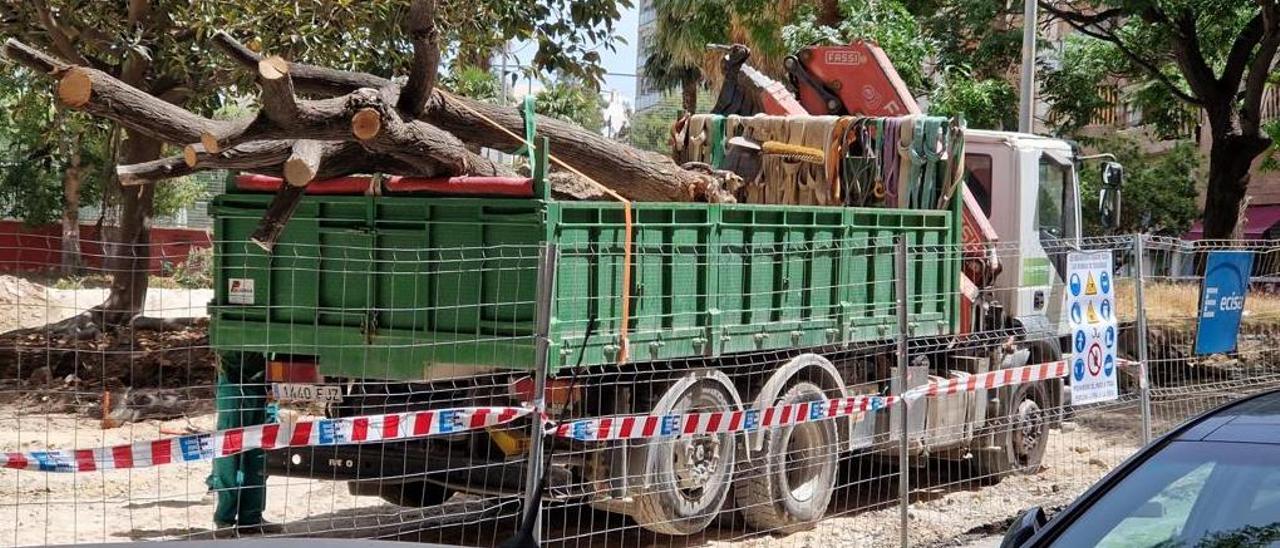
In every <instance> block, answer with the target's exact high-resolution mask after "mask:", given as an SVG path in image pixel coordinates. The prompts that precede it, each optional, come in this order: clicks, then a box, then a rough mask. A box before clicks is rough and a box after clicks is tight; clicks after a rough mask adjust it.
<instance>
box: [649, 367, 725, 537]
mask: <svg viewBox="0 0 1280 548" xmlns="http://www.w3.org/2000/svg"><path fill="white" fill-rule="evenodd" d="M735 399H736V398H735V397H734V395H733V394H729V393H728V392H727V390H726V388H725V387H724V386H722V385H720V384H719V383H717V382H713V381H706V380H703V381H699V382H696V383H693V384H691V385H689V386H688V387H687V388H685V389H684V393H683V394H681V395H680V396H679V399H677V400H676V402H675V404H674V405H673V406H671V409H670V410H669V411H667V413H671V414H682V413H689V412H706V411H731V410H733V408H734V406H733V402H734V401H735ZM736 443H737V441H736V440H735V439H734V434H731V433H721V434H709V435H705V436H693V437H688V438H679V439H674V440H658V441H655V442H651V443H650V445H649V447H648V464H647V466H646V469H647V472H648V477H649V478H650V484H651V485H652V492H649V493H646V494H643V495H640V496H638V497H636V502H635V504H634V506H633V507H632V509H631V517H632V518H633V519H635V520H636V522H637V523H639V524H640V526H641V527H644V528H645V529H648V530H650V531H653V532H655V533H661V534H665V535H682V536H683V535H692V534H696V533H698V532H701V531H702V530H703V529H705V528H706V527H707V525H709V524H710V523H711V521H712V520H714V519H715V518H716V516H717V515H719V513H720V509H721V508H722V507H723V506H724V501H725V498H727V496H728V494H729V486H730V485H731V484H732V481H733V465H734V449H735V448H736Z"/></svg>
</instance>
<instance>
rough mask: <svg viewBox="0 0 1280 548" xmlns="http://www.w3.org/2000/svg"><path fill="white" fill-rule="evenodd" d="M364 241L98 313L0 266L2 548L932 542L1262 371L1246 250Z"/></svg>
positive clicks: (913, 232) (54, 286)
mask: <svg viewBox="0 0 1280 548" xmlns="http://www.w3.org/2000/svg"><path fill="white" fill-rule="evenodd" d="M507 213H509V212H502V211H497V210H495V211H489V212H487V213H486V215H492V216H500V215H505V214H507ZM676 221H678V219H673V220H672V223H673V226H675V223H676ZM903 222H904V223H906V222H907V221H906V220H904V221H903ZM455 229H456V230H457V231H465V230H467V227H465V226H464V225H462V224H459V225H457V226H456V227H455ZM380 230H381V232H379V233H378V234H376V235H372V236H371V235H369V234H368V233H367V232H362V231H360V230H353V229H351V228H350V227H325V226H321V227H320V228H319V229H318V230H317V231H316V233H315V234H307V235H306V236H307V237H308V238H312V239H311V240H309V241H311V242H312V243H309V244H307V243H294V244H290V245H283V246H280V247H277V249H276V250H274V252H273V255H272V256H270V257H269V258H268V257H267V256H266V255H265V254H264V253H263V252H262V251H261V250H258V249H257V248H255V247H253V244H251V243H249V242H246V241H240V240H236V241H229V240H227V241H218V240H215V241H214V242H213V247H214V250H215V254H214V258H213V260H212V261H201V260H197V259H193V260H192V261H191V263H192V264H190V265H175V267H174V268H173V269H172V270H171V271H169V272H167V273H166V274H167V275H165V276H156V277H153V278H152V283H151V284H150V287H149V291H148V295H147V298H146V300H145V304H144V306H143V310H142V311H141V314H142V316H141V318H140V319H136V320H134V321H132V322H126V323H124V324H121V325H117V324H116V323H109V322H106V321H104V318H103V315H102V314H100V313H99V312H100V309H99V308H95V307H99V305H101V304H102V303H103V302H104V300H106V298H107V295H108V292H109V289H108V287H109V278H108V277H106V276H105V275H104V274H105V272H87V273H83V274H82V275H77V276H69V277H68V276H53V275H49V276H40V275H33V274H31V273H22V274H19V273H18V271H19V270H22V269H20V268H18V266H19V265H0V544H3V545H32V544H54V543H58V544H61V543H82V542H110V541H126V540H167V539H183V538H223V537H232V536H239V535H272V536H277V535H278V536H331V537H341V538H382V539H398V540H405V541H413V542H430V543H440V544H446V545H464V546H494V545H500V544H502V543H504V542H507V541H509V540H510V539H512V538H515V537H520V536H521V535H525V537H527V538H529V539H536V540H537V541H538V542H539V543H540V544H542V545H547V546H552V545H554V546H616V545H621V546H654V545H663V546H668V545H682V546H703V545H724V544H727V543H733V544H735V545H737V544H744V545H749V546H754V545H760V546H764V545H769V546H775V545H794V546H814V545H824V544H825V545H831V546H864V545H865V546H896V545H907V544H910V545H918V546H929V545H941V544H944V543H951V544H954V543H955V542H956V539H957V538H959V539H961V540H963V539H964V538H967V537H978V536H984V535H990V534H995V533H998V532H1000V531H1002V530H1003V527H1004V525H1005V524H1006V522H1007V520H1009V519H1010V518H1011V517H1012V516H1014V515H1015V514H1016V513H1017V512H1019V511H1020V510H1022V509H1024V508H1027V507H1030V506H1034V505H1039V506H1042V507H1044V508H1046V509H1047V510H1049V511H1050V512H1052V511H1053V510H1055V509H1058V508H1061V507H1062V506H1064V505H1066V504H1067V503H1069V502H1070V501H1071V500H1072V499H1073V498H1074V497H1075V496H1077V495H1078V494H1080V493H1081V492H1083V490H1084V489H1086V488H1087V487H1088V486H1089V485H1091V484H1092V483H1093V482H1095V481H1096V480H1098V479H1099V478H1101V477H1102V476H1103V475H1104V474H1106V473H1107V472H1108V471H1109V470H1111V469H1113V468H1114V467H1115V466H1117V465H1118V464H1119V463H1120V462H1122V461H1123V460H1124V459H1125V458H1126V457H1128V456H1129V455H1131V454H1132V453H1133V452H1134V451H1135V450H1137V449H1138V448H1139V447H1141V446H1142V445H1143V444H1144V442H1145V441H1147V440H1149V439H1152V438H1153V437H1157V436H1159V435H1160V434H1161V433H1163V432H1166V431H1168V430H1170V429H1171V428H1173V427H1175V426H1176V425H1177V424H1178V423H1180V422H1182V421H1184V420H1186V419H1188V418H1191V417H1193V416H1195V415H1197V414H1198V413H1201V412H1203V411H1206V410H1208V409H1211V408H1213V407H1214V406H1217V405H1219V404H1221V403H1224V402H1226V401H1229V400H1231V399H1234V398H1238V397H1241V396H1243V395H1246V394H1250V393H1255V392H1258V391H1262V390H1266V389H1270V388H1275V387H1280V344H1277V343H1278V342H1280V297H1276V296H1275V295H1274V292H1273V289H1272V288H1271V287H1270V286H1269V285H1268V281H1267V280H1269V279H1270V275H1271V272H1270V269H1271V268H1272V266H1271V265H1272V263H1273V262H1274V260H1275V257H1276V256H1277V252H1280V244H1278V243H1277V242H1273V241H1214V242H1209V241H1201V242H1186V241H1181V240H1173V239H1164V238H1157V237H1150V236H1137V235H1126V236H1110V237H1101V238H1086V239H1085V240H1083V241H1082V242H1078V243H1074V242H1072V243H1068V242H1066V241H1064V240H1061V239H1057V238H1054V237H1052V235H1047V236H1046V237H1044V238H1042V239H1041V240H1039V241H1035V242H1001V243H999V244H997V245H995V246H993V247H991V248H987V249H986V251H985V255H984V254H983V253H979V252H977V250H975V249H973V248H966V247H965V246H964V245H963V244H956V243H952V242H949V241H946V238H940V237H938V234H937V233H935V232H931V231H930V229H929V227H928V226H927V225H920V226H915V227H913V228H911V229H910V230H906V229H904V228H903V227H896V228H895V229H894V230H896V231H897V232H894V231H893V230H889V229H886V228H881V229H876V230H868V231H865V232H857V233H854V232H853V231H840V230H828V227H825V226H824V225H821V224H820V223H818V222H816V221H814V222H812V223H810V224H808V225H802V227H801V228H799V229H795V230H793V231H792V232H788V233H786V235H785V236H784V237H778V236H777V233H774V232H768V231H755V232H753V231H752V230H751V229H749V228H747V229H743V230H744V232H743V233H742V234H739V235H737V236H732V237H731V236H730V234H729V233H728V232H727V229H726V232H725V233H723V234H717V235H716V237H714V238H709V237H704V236H702V235H700V234H699V233H686V232H685V231H682V230H681V229H679V228H675V229H672V230H670V231H665V232H655V233H647V232H640V233H639V234H640V235H639V237H638V238H637V239H636V241H635V242H634V244H633V245H632V246H630V247H620V246H617V245H609V244H605V243H601V242H608V241H613V238H614V237H616V234H612V235H611V234H607V233H606V232H607V230H608V229H607V228H601V229H599V230H600V232H599V233H596V235H597V236H598V237H597V238H588V239H583V241H581V242H579V243H572V242H570V241H569V240H566V239H564V238H562V239H561V240H560V242H559V243H558V244H555V245H546V244H540V243H536V241H537V238H536V235H533V240H534V241H535V243H530V244H517V245H501V246H487V247H476V246H459V245H452V246H450V245H443V244H441V245H435V246H432V247H430V248H421V247H413V246H409V245H406V244H405V243H404V242H407V241H410V240H411V239H412V238H414V237H416V236H414V234H413V233H412V232H413V231H412V230H411V229H410V228H406V227H403V226H391V227H383V228H382V229H380ZM414 230H416V229H414ZM495 230H502V229H501V228H498V229H495ZM513 230H516V229H513ZM904 230H905V231H906V232H907V233H908V237H906V238H898V237H896V236H895V234H898V233H902V232H903V231H904ZM446 236H447V234H446V235H442V236H439V237H433V239H432V240H430V241H433V242H438V241H446V240H447V237H446ZM516 236H526V235H512V236H511V237H510V238H509V239H511V240H518V241H524V240H522V239H521V238H519V237H516ZM303 239H305V238H303ZM525 239H527V238H525ZM1225 250H1238V251H1251V252H1253V256H1254V262H1253V279H1254V284H1253V287H1252V289H1251V292H1250V294H1249V295H1248V298H1247V300H1246V301H1245V302H1244V304H1243V320H1242V323H1241V326H1240V331H1239V337H1238V343H1237V347H1236V349H1235V350H1234V351H1230V352H1225V353H1216V354H1211V355H1203V356H1201V355H1197V354H1196V352H1195V346H1196V345H1195V342H1196V336H1197V333H1196V329H1197V328H1196V326H1197V318H1198V317H1199V315H1200V310H1201V307H1202V304H1203V303H1202V298H1201V295H1200V292H1201V288H1200V286H1201V281H1202V277H1203V275H1202V274H1201V273H1202V272H1203V271H1204V269H1205V266H1204V265H1205V262H1206V261H1207V259H1208V257H1209V256H1210V254H1212V253H1213V252H1215V251H1225ZM1096 251H1106V252H1109V254H1110V258H1111V265H1112V266H1111V268H1110V269H1109V271H1108V272H1107V275H1106V276H1102V277H1101V278H1100V279H1098V280H1096V281H1095V280H1094V279H1092V278H1090V279H1089V280H1088V281H1087V282H1084V283H1085V284H1086V285H1088V286H1089V287H1092V284H1094V283H1095V282H1096V283H1099V284H1101V285H1102V286H1104V287H1103V288H1102V291H1103V292H1104V293H1107V294H1110V295H1113V296H1114V300H1113V301H1110V302H1109V303H1108V304H1107V305H1106V309H1105V310H1098V311H1096V313H1097V314H1099V316H1098V317H1099V318H1101V319H1102V320H1105V322H1103V324H1100V325H1112V326H1114V329H1115V331H1114V333H1110V332H1109V333H1108V334H1106V335H1105V336H1104V338H1105V340H1106V341H1107V343H1106V344H1107V345H1108V347H1114V349H1115V350H1114V351H1115V356H1116V359H1115V362H1114V364H1111V363H1110V362H1108V369H1107V371H1108V373H1107V374H1108V375H1114V377H1115V378H1116V379H1117V386H1118V388H1117V396H1116V397H1115V398H1114V399H1111V400H1109V401H1102V402H1098V403H1091V404H1081V403H1079V394H1080V393H1081V392H1080V390H1078V389H1077V388H1078V387H1079V385H1078V384H1077V383H1078V381H1076V380H1073V377H1076V375H1078V372H1077V371H1078V370H1077V365H1076V363H1075V358H1076V354H1075V353H1073V352H1072V349H1073V346H1075V345H1076V341H1074V340H1073V339H1072V335H1071V331H1070V330H1069V329H1067V328H1066V327H1065V326H1067V325H1069V324H1070V323H1071V322H1072V321H1073V320H1074V319H1075V318H1073V317H1072V316H1073V314H1074V312H1073V311H1072V310H1070V308H1071V307H1070V305H1069V304H1068V300H1067V297H1066V294H1067V293H1069V292H1072V291H1074V290H1075V289H1073V283H1074V282H1072V281H1066V282H1065V283H1064V281H1063V280H1067V278H1068V275H1067V270H1066V269H1067V268H1068V266H1067V265H1068V255H1070V254H1071V253H1073V252H1096ZM975 253H976V255H977V256H976V257H975ZM997 262H998V263H999V264H1000V265H1001V267H1000V268H1002V269H1003V270H1001V271H999V273H998V274H997V272H996V270H995V267H994V265H995V264H996V263H997ZM975 264H982V265H986V266H984V267H981V268H978V269H977V270H974V268H976V267H974V266H973V265H975ZM982 268H986V269H988V270H987V271H985V273H984V272H982V271H981V269H982ZM206 269H207V271H206ZM962 271H963V272H964V273H966V274H969V275H984V274H985V275H987V276H988V277H989V278H990V283H987V284H985V285H986V287H985V288H984V289H983V290H982V291H978V290H977V289H976V288H973V287H969V286H967V285H966V284H962V283H956V282H955V280H957V279H959V277H960V273H961V272H962ZM3 272H11V273H10V274H5V273H3ZM619 292H621V294H619ZM975 296H976V297H977V299H976V300H974V297H975ZM1111 303H1114V304H1111ZM1083 314H1086V315H1087V317H1086V319H1084V320H1080V321H1082V322H1085V323H1087V322H1089V321H1091V319H1092V318H1094V317H1095V316H1093V315H1094V314H1095V311H1094V310H1093V309H1088V310H1086V311H1085V312H1084V313H1083ZM1036 318H1039V319H1038V320H1037V319H1036ZM1107 322H1110V323H1107ZM957 333H963V334H962V335H958V334H957Z"/></svg>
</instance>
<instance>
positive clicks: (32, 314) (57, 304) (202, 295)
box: [0, 274, 213, 333]
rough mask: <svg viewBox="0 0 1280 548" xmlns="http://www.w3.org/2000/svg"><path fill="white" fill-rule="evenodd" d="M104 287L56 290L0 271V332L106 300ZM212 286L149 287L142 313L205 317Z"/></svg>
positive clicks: (52, 319) (49, 320)
mask: <svg viewBox="0 0 1280 548" xmlns="http://www.w3.org/2000/svg"><path fill="white" fill-rule="evenodd" d="M107 293H108V290H107V289H105V288H91V289H57V288H54V287H46V286H44V285H41V284H38V283H36V282H32V281H30V280H29V279H27V278H25V277H20V276H14V275H10V274H0V333H5V332H7V331H11V330H14V329H19V328H25V327H38V326H42V325H45V324H48V323H53V322H57V321H60V320H64V319H67V318H70V317H71V316H74V315H76V314H79V313H80V312H83V311H85V310H88V309H89V308H92V307H94V306H97V305H99V304H101V303H102V301H104V300H106V298H107ZM211 299H213V290H212V289H169V288H155V287H153V288H151V289H149V290H148V291H147V303H146V305H145V308H144V311H143V314H144V315H146V316H153V317H160V318H184V317H203V316H208V315H209V314H208V311H207V310H206V309H205V307H206V305H208V304H209V301H210V300H211Z"/></svg>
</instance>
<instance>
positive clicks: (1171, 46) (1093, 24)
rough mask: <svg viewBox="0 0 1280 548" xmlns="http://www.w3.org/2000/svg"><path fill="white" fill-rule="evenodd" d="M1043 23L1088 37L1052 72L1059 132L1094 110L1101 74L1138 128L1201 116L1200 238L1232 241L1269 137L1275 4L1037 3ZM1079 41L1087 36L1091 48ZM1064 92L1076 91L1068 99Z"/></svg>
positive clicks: (1171, 125)
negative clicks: (1122, 97)
mask: <svg viewBox="0 0 1280 548" xmlns="http://www.w3.org/2000/svg"><path fill="white" fill-rule="evenodd" d="M1040 5H1041V7H1042V8H1043V9H1044V10H1045V11H1047V12H1048V14H1049V16H1051V17H1053V18H1056V19H1058V20H1061V21H1064V22H1066V23H1067V24H1068V25H1070V26H1071V27H1073V28H1074V29H1075V30H1076V31H1077V32H1078V33H1080V34H1081V35H1083V36H1085V37H1087V39H1085V38H1081V39H1080V40H1081V42H1080V43H1079V44H1077V45H1076V46H1075V49H1074V50H1073V51H1070V52H1068V53H1070V54H1071V55H1070V56H1069V57H1070V58H1069V59H1068V60H1069V61H1071V62H1064V63H1063V64H1062V66H1061V67H1060V68H1059V69H1058V71H1059V72H1062V73H1063V74H1060V75H1050V77H1049V80H1051V81H1052V80H1053V79H1055V78H1056V82H1054V84H1053V89H1054V96H1055V98H1057V99H1068V100H1066V101H1061V105H1056V106H1055V108H1057V109H1058V112H1059V115H1060V117H1061V119H1063V120H1067V121H1068V124H1067V126H1068V129H1069V128H1070V127H1071V126H1078V125H1080V123H1081V120H1083V119H1085V116H1087V114H1086V112H1087V108H1088V107H1089V106H1091V105H1096V104H1097V102H1098V99H1097V98H1094V97H1089V96H1088V95H1089V94H1091V93H1093V94H1096V93H1098V86H1097V85H1096V84H1095V85H1084V84H1085V83H1086V82H1088V81H1089V80H1091V79H1092V81H1093V82H1095V83H1096V82H1099V81H1100V79H1099V78H1098V77H1099V76H1103V77H1105V78H1107V79H1109V80H1110V81H1112V82H1118V83H1122V84H1123V89H1124V90H1125V94H1126V99H1129V100H1131V101H1132V103H1133V104H1134V106H1135V108H1137V109H1138V110H1139V111H1140V112H1141V114H1142V119H1143V121H1144V122H1146V123H1149V124H1151V125H1153V126H1155V127H1157V128H1158V129H1160V131H1161V133H1163V134H1165V135H1172V134H1177V133H1180V131H1179V128H1180V126H1185V125H1186V123H1187V121H1188V115H1187V114H1188V111H1202V112H1203V113H1204V118H1205V120H1206V121H1207V122H1208V123H1207V129H1208V130H1209V131H1208V133H1209V136H1210V138H1211V139H1212V143H1211V145H1210V151H1209V167H1208V173H1207V179H1208V185H1207V191H1206V207H1205V237H1206V238H1225V237H1229V236H1231V234H1232V232H1233V231H1234V228H1235V226H1236V222H1237V220H1238V219H1239V217H1240V215H1239V210H1240V207H1241V204H1242V202H1243V201H1244V197H1245V193H1246V191H1247V189H1248V185H1249V179H1250V171H1251V169H1252V165H1253V161H1254V160H1255V159H1256V158H1258V156H1260V155H1262V154H1264V153H1266V151H1267V149H1268V148H1269V147H1271V146H1272V144H1273V140H1272V139H1271V138H1270V137H1268V135H1267V134H1266V132H1265V131H1264V122H1265V120H1263V118H1262V105H1261V102H1262V97H1263V94H1264V92H1265V90H1266V85H1267V83H1268V80H1269V79H1270V77H1271V74H1272V70H1273V67H1274V65H1275V62H1276V57H1277V52H1278V51H1280V3H1277V1H1276V0H1256V1H1251V2H1242V1H1237V0H1163V1H1160V2H1152V1H1150V0H1108V1H1081V2H1050V1H1048V0H1041V1H1040ZM1088 39H1092V40H1093V41H1092V42H1090V41H1088ZM1071 94H1078V95H1077V96H1076V97H1074V99H1073V98H1072V96H1071Z"/></svg>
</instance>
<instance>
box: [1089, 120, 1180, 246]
mask: <svg viewBox="0 0 1280 548" xmlns="http://www.w3.org/2000/svg"><path fill="white" fill-rule="evenodd" d="M1094 144H1095V145H1096V147H1097V148H1099V149H1101V150H1106V151H1108V152H1111V153H1113V154H1115V155H1116V159H1117V160H1119V162H1120V163H1121V164H1123V165H1124V166H1125V182H1124V204H1122V207H1121V210H1120V225H1119V226H1118V227H1116V228H1115V229H1114V230H1115V231H1117V232H1152V233H1156V234H1164V235H1169V236H1178V235H1181V234H1185V233H1186V231H1187V230H1188V229H1190V228H1191V223H1192V222H1193V221H1195V219H1196V217H1198V216H1199V214H1200V211H1199V208H1198V207H1197V206H1196V195H1197V192H1196V183H1197V181H1200V180H1202V177H1203V176H1204V170H1203V160H1202V158H1201V154H1200V151H1199V150H1198V149H1197V148H1196V145H1195V143H1193V142H1190V141H1182V142H1179V143H1177V144H1176V145H1174V146H1173V147H1172V148H1170V149H1169V150H1167V151H1165V152H1162V153H1159V154H1154V155H1152V154H1147V153H1145V152H1144V151H1143V150H1142V147H1141V144H1140V143H1139V141H1138V140H1137V139H1136V138H1133V137H1128V136H1125V135H1123V134H1114V135H1112V136H1110V137H1108V138H1105V139H1102V140H1101V141H1099V142H1097V143H1094ZM1101 179H1102V176H1101V173H1100V172H1099V171H1098V170H1095V169H1085V170H1082V171H1081V173H1080V193H1081V197H1082V198H1081V199H1082V200H1083V201H1084V203H1082V204H1081V209H1082V210H1084V211H1085V212H1088V211H1091V210H1092V209H1093V208H1095V207H1096V206H1097V203H1096V202H1094V201H1093V200H1096V199H1097V198H1098V195H1099V192H1100V191H1101V189H1102V180H1101ZM1084 230H1085V233H1086V234H1090V235H1096V234H1102V233H1103V232H1104V229H1103V227H1102V226H1101V224H1100V219H1099V218H1098V216H1097V215H1089V214H1087V213H1086V214H1085V215H1084Z"/></svg>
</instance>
